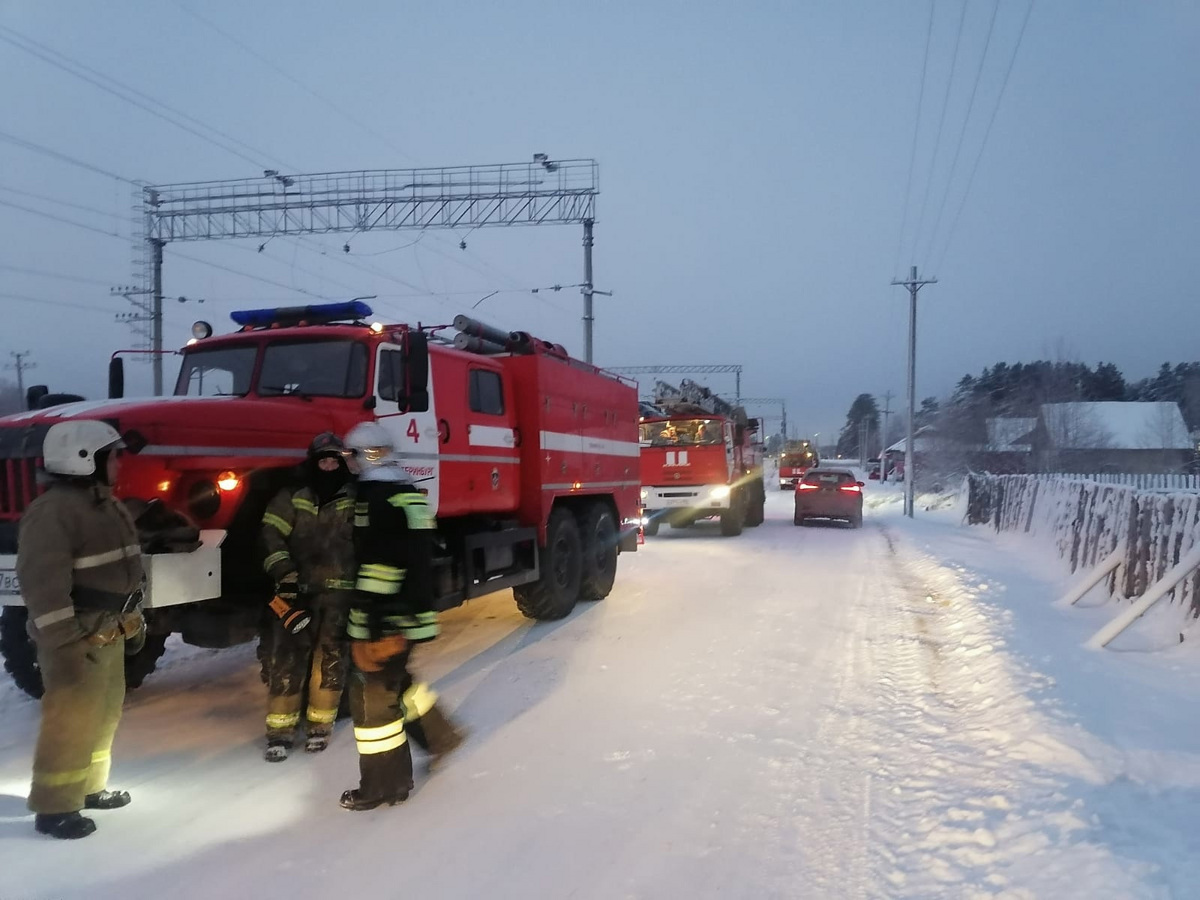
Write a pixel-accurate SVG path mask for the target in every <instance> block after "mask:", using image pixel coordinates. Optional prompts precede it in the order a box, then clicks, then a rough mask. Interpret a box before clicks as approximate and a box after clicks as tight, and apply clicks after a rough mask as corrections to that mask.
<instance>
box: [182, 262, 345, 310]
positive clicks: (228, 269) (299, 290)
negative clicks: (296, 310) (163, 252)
mask: <svg viewBox="0 0 1200 900" xmlns="http://www.w3.org/2000/svg"><path fill="white" fill-rule="evenodd" d="M173 255H174V256H176V257H178V258H179V259H186V260H187V261H188V262H193V263H196V264H197V265H201V266H208V267H209V268H210V269H220V270H221V271H222V272H228V273H230V274H231V275H240V276H241V277H242V278H249V279H251V280H252V281H261V282H262V283H263V284H269V285H271V286H272V287H278V288H283V289H284V290H285V291H295V292H296V293H297V294H304V295H305V296H308V297H316V298H317V299H318V300H328V299H329V297H327V296H324V295H323V294H316V293H313V292H312V291H309V290H305V289H304V288H298V287H293V286H292V285H290V284H284V283H283V282H282V281H273V280H272V279H270V278H263V277H262V276H261V275H254V274H253V273H250V272H243V271H241V270H240V269H235V268H233V267H232V266H223V265H221V264H220V263H215V262H209V261H208V260H207V259H200V258H199V257H196V256H188V255H187V254H186V253H179V252H176V253H174V254H173Z"/></svg>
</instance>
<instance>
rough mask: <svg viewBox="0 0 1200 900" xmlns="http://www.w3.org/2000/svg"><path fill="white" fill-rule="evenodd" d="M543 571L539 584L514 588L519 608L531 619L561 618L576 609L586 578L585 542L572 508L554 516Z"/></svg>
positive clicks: (550, 522) (560, 511) (548, 529)
mask: <svg viewBox="0 0 1200 900" xmlns="http://www.w3.org/2000/svg"><path fill="white" fill-rule="evenodd" d="M541 568H542V577H541V578H540V579H538V580H537V581H536V582H534V583H533V584H522V585H519V586H518V587H515V588H513V595H514V596H515V597H516V599H517V609H519V610H521V612H522V613H524V614H525V615H526V616H528V617H529V618H531V619H561V618H563V617H564V616H566V615H567V614H569V613H570V612H571V610H572V609H574V608H575V604H576V602H577V601H578V600H579V586H580V582H581V581H582V578H583V542H582V541H581V540H580V537H579V525H578V524H577V523H576V520H575V516H573V515H572V514H571V511H570V510H569V509H566V508H564V507H561V506H560V507H558V508H557V509H556V510H554V512H552V513H551V514H550V521H549V522H548V523H547V525H546V546H545V549H543V550H542V566H541Z"/></svg>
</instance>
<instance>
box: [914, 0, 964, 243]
mask: <svg viewBox="0 0 1200 900" xmlns="http://www.w3.org/2000/svg"><path fill="white" fill-rule="evenodd" d="M966 18H967V0H962V7H961V8H960V11H959V14H958V34H957V35H956V36H955V38H954V53H953V54H951V56H950V74H949V76H947V78H946V92H945V93H944V94H943V95H942V112H941V115H939V116H938V126H937V135H936V137H934V139H933V153H932V154H930V156H929V172H928V173H927V174H926V176H925V196H924V197H923V198H922V200H921V214H920V215H919V216H917V227H916V230H914V231H913V250H912V258H913V259H915V258H916V255H917V242H918V241H919V240H920V239H921V228H922V226H923V225H924V224H925V209H926V207H927V206H928V204H929V195H930V193H932V191H933V170H934V167H935V165H936V163H937V158H938V151H939V150H941V148H942V128H943V126H944V125H945V124H946V109H947V108H948V107H949V106H950V88H951V87H952V86H953V84H954V70H955V68H956V66H957V65H958V48H959V45H960V44H961V43H962V33H963V23H964V22H965V21H966Z"/></svg>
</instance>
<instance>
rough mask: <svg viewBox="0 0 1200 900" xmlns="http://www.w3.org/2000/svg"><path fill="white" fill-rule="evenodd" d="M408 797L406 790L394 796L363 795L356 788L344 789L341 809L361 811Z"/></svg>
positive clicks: (401, 801)
mask: <svg viewBox="0 0 1200 900" xmlns="http://www.w3.org/2000/svg"><path fill="white" fill-rule="evenodd" d="M407 799H408V791H405V792H404V793H403V794H397V795H395V796H394V797H376V798H372V797H364V796H363V795H362V794H361V793H359V791H358V789H357V788H355V789H353V790H349V791H345V792H344V793H343V794H342V799H341V801H340V802H341V804H342V809H349V810H353V811H354V812H363V811H364V810H368V809H374V808H375V807H377V806H383V805H384V804H385V803H386V804H387V805H388V806H395V805H396V804H397V803H403V802H404V801H405V800H407Z"/></svg>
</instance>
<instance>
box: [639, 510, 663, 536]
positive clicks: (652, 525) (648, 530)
mask: <svg viewBox="0 0 1200 900" xmlns="http://www.w3.org/2000/svg"><path fill="white" fill-rule="evenodd" d="M642 515H643V517H644V518H645V519H646V520H647V521H646V524H645V525H643V526H642V534H644V535H645V536H646V537H654V536H655V535H656V534H658V525H659V522H658V517H657V516H655V515H652V514H651V513H650V512H649V511H644V512H643V513H642Z"/></svg>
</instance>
